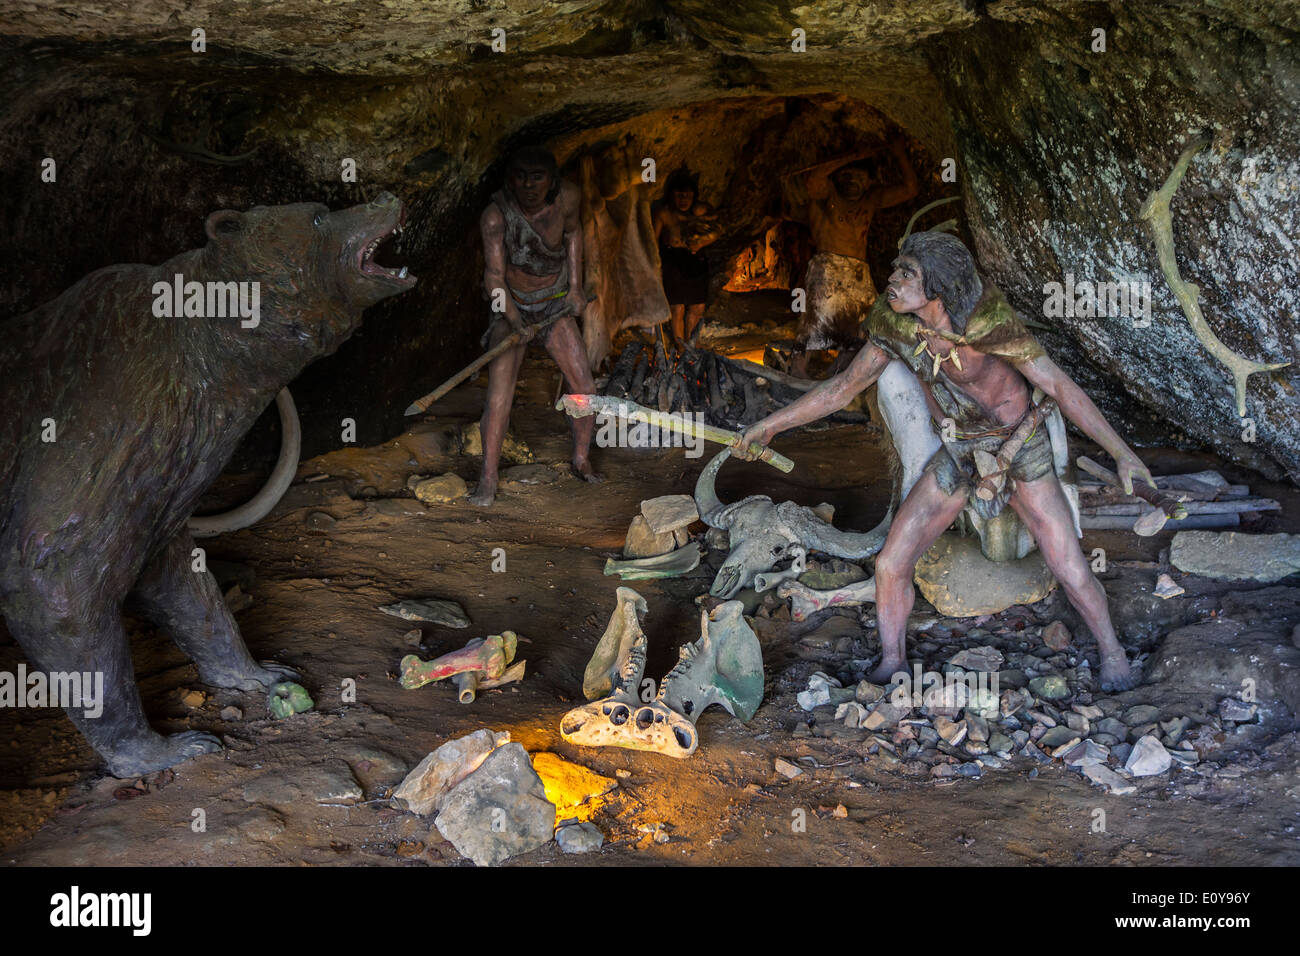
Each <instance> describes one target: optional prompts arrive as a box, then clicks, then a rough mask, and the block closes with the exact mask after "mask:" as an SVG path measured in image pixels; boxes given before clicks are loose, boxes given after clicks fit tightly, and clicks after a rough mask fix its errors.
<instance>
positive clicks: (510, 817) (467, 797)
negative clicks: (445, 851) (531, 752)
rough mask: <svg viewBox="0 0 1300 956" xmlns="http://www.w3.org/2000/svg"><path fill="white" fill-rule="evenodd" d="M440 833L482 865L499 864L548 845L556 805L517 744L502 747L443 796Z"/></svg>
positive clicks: (440, 811)
mask: <svg viewBox="0 0 1300 956" xmlns="http://www.w3.org/2000/svg"><path fill="white" fill-rule="evenodd" d="M434 825H435V826H437V828H438V832H439V833H441V834H442V835H443V836H444V837H445V838H446V839H448V840H450V841H451V844H452V846H454V847H455V848H456V849H457V850H458V851H459V852H460V853H461V855H462V856H467V857H469V858H470V859H471V860H473V861H474V863H475V864H476V865H478V866H494V865H496V864H498V863H501V862H503V861H504V860H507V859H509V858H510V857H512V856H517V855H519V854H520V853H527V852H528V851H529V850H535V849H537V848H538V847H540V846H543V845H545V844H546V843H549V842H550V840H551V838H552V837H553V836H554V834H555V804H553V803H551V801H550V800H548V799H546V787H545V785H544V784H543V783H542V778H541V777H539V776H538V775H537V771H535V770H534V769H533V765H532V763H531V762H530V761H529V759H528V752H527V751H526V750H524V748H523V747H522V746H521V745H520V744H517V743H508V744H504V745H503V746H500V747H498V748H496V749H495V750H493V751H492V753H491V754H489V755H488V758H487V759H486V760H484V761H483V763H482V764H481V765H480V766H479V768H478V769H477V770H475V771H474V772H473V773H471V774H469V776H467V777H465V778H464V779H463V780H461V781H460V783H458V784H456V786H455V787H453V788H452V789H451V791H450V792H449V793H448V794H447V795H446V797H444V798H443V800H442V803H441V809H440V810H439V811H438V816H437V817H436V818H435V819H434Z"/></svg>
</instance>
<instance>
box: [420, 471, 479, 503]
mask: <svg viewBox="0 0 1300 956" xmlns="http://www.w3.org/2000/svg"><path fill="white" fill-rule="evenodd" d="M412 490H413V491H414V492H415V497H417V498H419V499H420V501H421V502H422V503H423V504H426V505H433V504H439V503H440V502H445V501H455V500H456V499H457V498H463V497H465V495H466V494H468V493H469V486H468V485H466V484H465V479H464V478H462V477H461V476H460V475H457V474H453V473H451V472H448V473H447V474H445V475H439V476H438V477H436V478H427V479H425V480H424V481H421V482H420V483H419V484H417V485H416V486H415V488H414V489H412Z"/></svg>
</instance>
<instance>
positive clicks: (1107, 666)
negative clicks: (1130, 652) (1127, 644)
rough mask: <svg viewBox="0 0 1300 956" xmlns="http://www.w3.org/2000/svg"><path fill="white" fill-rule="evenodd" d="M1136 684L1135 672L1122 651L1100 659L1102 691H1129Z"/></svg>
mask: <svg viewBox="0 0 1300 956" xmlns="http://www.w3.org/2000/svg"><path fill="white" fill-rule="evenodd" d="M1137 684H1138V675H1137V672H1136V671H1135V670H1134V669H1133V667H1132V665H1130V664H1129V662H1128V657H1126V656H1125V654H1124V652H1123V651H1115V652H1114V653H1112V654H1107V655H1105V656H1104V657H1102V659H1101V689H1102V690H1104V691H1118V690H1131V689H1132V688H1134V687H1136V686H1137Z"/></svg>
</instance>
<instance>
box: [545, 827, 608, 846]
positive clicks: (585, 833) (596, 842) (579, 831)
mask: <svg viewBox="0 0 1300 956" xmlns="http://www.w3.org/2000/svg"><path fill="white" fill-rule="evenodd" d="M555 842H556V843H558V844H559V845H560V849H561V850H562V851H563V852H565V853H591V852H592V851H594V850H599V849H600V848H601V845H602V844H603V843H604V842H605V835H604V834H603V833H601V832H600V830H599V829H598V828H597V827H596V826H595V824H592V823H577V824H574V825H572V826H567V827H560V829H558V830H556V831H555Z"/></svg>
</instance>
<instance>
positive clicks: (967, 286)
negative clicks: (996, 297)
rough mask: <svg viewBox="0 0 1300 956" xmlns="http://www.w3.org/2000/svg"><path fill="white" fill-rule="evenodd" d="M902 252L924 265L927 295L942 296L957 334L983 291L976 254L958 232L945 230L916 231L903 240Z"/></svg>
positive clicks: (922, 274)
mask: <svg viewBox="0 0 1300 956" xmlns="http://www.w3.org/2000/svg"><path fill="white" fill-rule="evenodd" d="M899 252H900V253H901V254H902V255H905V256H911V257H912V258H913V259H915V260H916V261H917V262H918V263H919V264H920V266H921V280H922V281H921V284H922V287H923V289H924V291H925V297H926V298H927V299H940V300H942V301H943V307H944V308H945V309H946V310H947V311H948V316H949V318H951V319H952V325H953V328H954V329H956V330H957V332H958V334H960V333H962V332H965V331H966V320H967V319H968V318H970V314H971V313H972V312H974V311H975V305H976V304H977V303H978V302H979V300H980V296H981V295H983V294H984V284H983V283H982V282H980V277H979V273H977V272H976V271H975V257H974V256H972V255H971V254H970V250H969V249H967V248H966V246H965V245H964V244H963V243H962V241H961V240H960V239H958V238H957V237H956V236H953V235H949V234H948V233H946V232H934V231H928V232H914V233H912V234H911V235H910V236H908V237H907V238H906V239H905V240H903V246H902V248H901V249H899Z"/></svg>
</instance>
